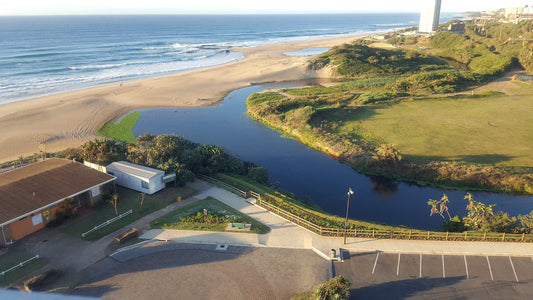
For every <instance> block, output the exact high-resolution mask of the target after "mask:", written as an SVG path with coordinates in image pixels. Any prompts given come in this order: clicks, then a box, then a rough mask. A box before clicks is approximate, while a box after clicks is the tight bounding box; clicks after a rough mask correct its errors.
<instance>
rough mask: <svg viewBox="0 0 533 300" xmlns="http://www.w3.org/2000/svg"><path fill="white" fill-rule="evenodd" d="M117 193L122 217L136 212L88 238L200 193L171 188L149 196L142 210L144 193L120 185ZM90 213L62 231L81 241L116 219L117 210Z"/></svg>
mask: <svg viewBox="0 0 533 300" xmlns="http://www.w3.org/2000/svg"><path fill="white" fill-rule="evenodd" d="M117 193H118V195H119V200H118V204H117V208H118V213H119V214H122V213H124V212H126V211H128V210H129V209H132V210H133V213H132V214H130V215H128V216H126V217H124V218H122V219H120V220H118V221H116V222H113V223H111V224H109V225H107V226H106V227H103V228H101V229H99V230H97V231H93V232H92V233H90V234H89V235H87V236H85V238H84V239H86V240H96V239H99V238H101V237H103V236H105V235H107V234H109V233H112V232H114V231H116V230H118V229H120V228H122V227H124V226H126V225H128V224H130V223H132V222H134V221H135V220H138V219H140V218H142V217H144V216H146V215H147V214H150V213H152V212H154V211H157V210H159V209H162V208H164V207H166V206H167V205H169V204H171V203H172V202H175V201H176V198H177V197H178V196H181V197H182V199H185V198H188V197H190V196H192V195H194V194H196V191H195V190H193V189H191V188H187V187H183V188H174V187H167V188H165V189H164V190H162V191H159V192H157V193H156V194H154V195H146V198H145V199H144V203H143V206H142V207H141V206H140V203H141V193H140V192H137V191H134V190H130V189H126V188H122V187H119V186H117ZM88 210H89V211H88V212H87V213H84V214H83V215H80V216H74V218H72V219H71V220H69V221H68V222H66V224H64V225H62V226H61V229H60V230H61V231H63V232H65V233H68V234H70V235H73V236H76V237H78V238H81V234H82V233H83V232H86V231H88V230H90V229H91V228H93V227H95V226H97V225H99V224H102V223H104V222H105V221H107V220H109V219H112V218H114V217H115V216H116V215H115V209H114V208H113V206H112V205H111V204H104V205H102V206H99V207H95V208H91V209H88Z"/></svg>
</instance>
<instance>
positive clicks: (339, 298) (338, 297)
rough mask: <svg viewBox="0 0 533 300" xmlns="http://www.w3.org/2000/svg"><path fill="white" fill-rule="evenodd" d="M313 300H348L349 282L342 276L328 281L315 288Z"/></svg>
mask: <svg viewBox="0 0 533 300" xmlns="http://www.w3.org/2000/svg"><path fill="white" fill-rule="evenodd" d="M313 299H317V300H318V299H320V300H330V299H331V300H333V299H335V300H348V299H350V282H349V281H348V280H346V279H345V278H344V276H342V275H339V276H337V277H335V278H333V279H330V280H328V281H326V282H325V283H323V284H320V285H318V286H317V287H316V288H315V290H314V292H313Z"/></svg>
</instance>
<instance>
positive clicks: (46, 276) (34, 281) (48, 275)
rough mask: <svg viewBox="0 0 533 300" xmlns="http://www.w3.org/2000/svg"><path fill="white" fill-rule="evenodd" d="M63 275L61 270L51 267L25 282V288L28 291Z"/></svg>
mask: <svg viewBox="0 0 533 300" xmlns="http://www.w3.org/2000/svg"><path fill="white" fill-rule="evenodd" d="M59 276H61V271H59V270H55V269H51V270H48V271H46V272H44V273H42V274H39V275H37V276H35V277H33V278H30V279H28V280H26V281H25V282H24V289H25V290H26V291H28V292H31V291H32V290H35V289H38V288H39V287H42V286H44V285H47V284H49V283H51V282H53V281H54V280H56V279H57V278H58V277H59Z"/></svg>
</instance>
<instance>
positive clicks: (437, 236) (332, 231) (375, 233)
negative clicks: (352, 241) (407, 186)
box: [199, 175, 533, 242]
mask: <svg viewBox="0 0 533 300" xmlns="http://www.w3.org/2000/svg"><path fill="white" fill-rule="evenodd" d="M199 178H200V179H202V180H205V181H208V182H210V183H212V184H215V185H217V186H219V187H222V188H224V189H226V190H228V191H230V192H232V193H234V194H236V195H238V196H240V197H243V198H245V199H247V198H250V197H253V198H255V199H256V200H257V201H256V204H257V205H258V206H260V207H263V208H264V209H266V210H268V211H270V212H272V213H274V214H276V215H278V216H280V217H282V218H284V219H286V220H288V221H289V222H291V223H294V224H296V225H299V226H301V227H303V228H305V229H307V230H309V231H311V232H314V233H316V234H319V235H322V236H332V237H341V236H344V231H345V229H344V228H332V227H324V226H320V225H317V224H315V223H313V222H310V221H308V220H305V219H303V218H301V217H300V216H297V215H295V214H293V213H291V212H288V211H286V210H284V209H283V208H281V207H278V206H275V205H273V204H271V203H270V202H269V199H268V198H269V197H268V196H266V195H262V194H261V193H258V192H255V191H248V192H246V191H243V190H240V189H238V188H236V187H234V186H232V185H229V184H227V183H225V182H222V181H220V180H218V179H215V178H212V177H208V176H204V175H199ZM306 213H308V212H306ZM346 235H347V236H348V237H366V238H382V239H404V240H435V241H491V242H533V235H531V234H509V233H495V232H477V231H465V232H438V231H422V230H406V229H404V230H401V229H399V230H377V229H348V230H346Z"/></svg>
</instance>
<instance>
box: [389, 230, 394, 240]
mask: <svg viewBox="0 0 533 300" xmlns="http://www.w3.org/2000/svg"><path fill="white" fill-rule="evenodd" d="M393 235H394V230H391V231H390V236H389V238H390V239H392V236H393Z"/></svg>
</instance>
